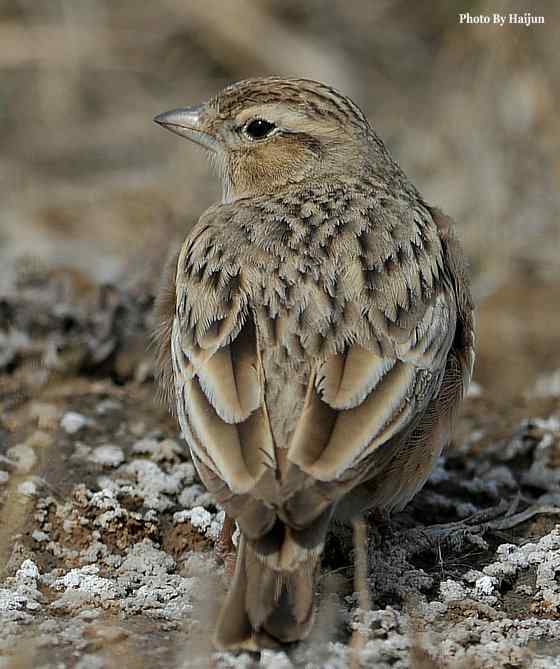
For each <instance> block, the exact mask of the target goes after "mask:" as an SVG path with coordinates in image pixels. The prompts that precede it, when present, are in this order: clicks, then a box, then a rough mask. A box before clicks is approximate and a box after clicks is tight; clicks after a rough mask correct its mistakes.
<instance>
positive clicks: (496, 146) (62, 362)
mask: <svg viewBox="0 0 560 669" xmlns="http://www.w3.org/2000/svg"><path fill="white" fill-rule="evenodd" d="M538 4H539V6H538V9H536V8H535V9H532V11H533V13H535V14H536V13H539V14H543V15H544V16H545V20H546V24H545V25H544V26H532V27H529V28H526V27H524V26H513V25H509V26H507V25H506V26H505V27H503V28H498V27H494V26H465V25H459V24H458V21H457V13H458V12H459V11H465V10H467V9H468V10H469V11H471V13H473V14H474V13H479V12H484V11H500V12H501V13H508V12H509V11H518V10H520V9H521V10H522V11H525V8H520V7H518V6H517V5H515V4H514V3H512V2H507V1H502V2H499V3H496V6H493V7H491V8H490V9H488V8H486V6H485V5H483V3H477V2H470V3H462V4H461V5H459V3H456V2H454V1H452V2H448V1H446V0H437V1H433V2H430V3H411V2H404V0H400V1H399V0H382V1H380V2H370V1H367V0H345V1H344V2H343V1H342V0H332V1H331V2H328V3H325V2H322V1H321V0H306V2H297V1H296V0H282V1H280V0H235V1H232V2H222V1H221V0H204V2H202V1H201V0H200V1H199V0H181V1H179V0H162V2H159V3H139V2H133V1H132V0H120V1H119V2H110V1H109V0H98V1H96V2H90V1H87V0H58V1H57V2H52V1H51V0H35V1H34V2H31V1H30V0H17V1H14V0H11V1H9V0H4V1H2V0H0V76H1V81H2V86H1V87H0V121H1V123H0V128H1V130H0V133H1V137H2V140H1V144H2V151H1V154H0V194H1V199H0V201H1V202H2V210H1V213H0V579H1V580H0V667H1V668H2V669H3V668H4V667H32V666H33V667H35V666H37V667H39V666H40V667H44V668H45V669H46V668H47V667H49V668H50V667H56V666H62V667H66V666H68V667H79V669H95V668H97V667H105V666H106V667H112V666H117V665H118V664H120V665H122V664H123V663H124V664H125V666H140V667H142V666H146V667H152V666H158V667H159V666H161V667H181V666H184V667H188V666H198V665H197V664H196V663H197V662H199V659H200V658H201V659H200V661H202V662H205V665H201V666H208V660H207V659H205V658H207V656H208V640H207V634H206V633H205V632H206V630H207V628H208V626H209V625H211V620H212V617H213V615H214V604H213V603H212V602H213V601H214V600H215V597H212V596H209V595H208V593H216V592H219V591H220V590H221V589H222V588H223V583H222V581H221V577H220V573H219V570H217V567H216V565H215V564H214V563H213V561H212V558H211V556H210V554H208V553H207V552H205V551H207V550H208V549H209V548H210V547H211V545H212V536H213V535H212V532H213V531H214V530H213V527H214V525H215V523H216V513H215V509H213V507H212V506H211V505H210V504H209V501H208V499H207V498H205V497H204V495H203V491H202V490H201V489H200V488H198V487H197V486H196V482H195V483H193V477H192V472H191V471H190V469H189V468H190V467H191V465H190V463H189V462H188V458H187V456H186V454H185V453H184V451H183V450H182V448H181V446H180V440H179V438H178V434H177V431H176V427H175V424H174V422H173V421H172V420H170V419H169V418H168V417H167V416H166V414H165V412H164V411H163V410H161V409H160V408H158V406H157V405H156V404H155V403H154V401H153V395H154V388H153V381H152V376H151V372H152V363H151V356H150V354H149V352H147V351H146V345H147V337H148V333H149V331H150V328H151V327H152V324H151V308H152V302H153V295H154V291H155V289H156V286H157V283H158V278H159V275H160V273H161V267H162V266H163V264H164V259H165V255H166V253H167V250H168V248H169V246H170V243H171V242H172V241H173V240H180V239H181V238H182V237H183V236H184V235H185V232H186V230H188V228H189V227H190V226H191V225H192V224H193V222H194V221H195V220H196V218H197V217H198V216H199V214H200V213H201V212H202V211H203V210H204V209H205V208H206V207H207V206H208V205H209V204H210V203H211V202H213V201H214V200H215V199H216V198H217V197H218V187H217V183H216V181H215V179H213V178H211V177H210V174H209V168H208V165H207V163H206V161H205V159H204V158H203V156H202V155H201V154H199V153H197V151H196V150H195V149H194V148H193V147H189V146H187V145H186V144H185V143H184V142H181V141H179V140H178V139H177V138H174V137H172V136H171V135H169V134H166V133H163V132H161V131H160V130H159V129H158V128H156V127H155V126H153V124H152V123H151V118H152V117H153V116H154V115H155V114H156V113H159V112H161V111H164V110H166V109H170V108H173V107H176V106H181V105H184V104H187V103H192V102H197V101H201V100H204V99H205V98H207V97H208V96H210V95H212V94H213V93H214V92H215V91H216V90H217V89H219V88H220V87H221V86H222V85H224V84H225V83H227V82H231V81H233V80H236V79H240V78H243V77H245V76H253V75H259V74H280V75H282V74H285V75H299V76H307V77H312V78H317V79H321V80H324V81H327V82H329V83H332V84H334V85H336V86H338V87H339V88H341V89H342V90H344V91H345V92H347V93H348V94H350V95H351V96H353V97H354V98H355V99H356V100H357V101H358V102H359V103H360V105H361V106H362V107H363V108H364V110H365V111H366V112H367V114H368V116H369V117H370V118H371V119H372V120H373V122H374V124H375V126H376V128H377V130H378V132H379V134H380V135H381V136H382V137H383V138H384V139H385V140H386V141H387V143H388V144H389V146H390V147H391V149H392V151H393V152H394V153H395V154H396V156H397V158H398V160H399V162H400V163H401V164H402V165H403V167H404V168H405V170H406V171H407V173H408V174H409V175H410V176H411V177H412V178H413V179H414V181H415V182H416V183H417V185H418V186H419V188H420V189H421V191H422V192H423V193H424V194H425V195H426V197H427V198H428V199H429V200H430V201H432V202H434V203H437V204H438V205H439V206H441V207H442V208H444V209H445V210H446V211H447V212H448V213H449V214H451V215H452V216H453V217H454V218H455V219H456V220H457V221H458V225H459V230H460V234H461V237H462V239H463V241H464V244H465V246H466V248H467V251H468V253H469V256H470V258H471V261H472V273H473V279H474V285H475V292H476V297H477V302H478V305H479V314H478V321H479V342H480V343H479V352H478V364H477V369H476V376H475V378H476V380H477V382H478V383H479V384H480V386H481V387H482V394H481V395H480V396H479V397H473V398H471V399H470V400H469V402H468V403H467V406H466V409H465V412H464V415H463V417H462V418H461V421H460V425H459V429H458V434H457V437H456V439H455V444H454V448H452V449H451V451H450V453H449V457H448V458H447V460H446V462H445V463H443V462H442V463H441V466H440V467H439V469H438V470H437V472H436V474H435V476H434V477H433V478H432V481H431V482H430V484H429V486H428V488H427V489H426V491H425V492H423V493H422V495H421V496H420V497H419V498H418V499H417V500H416V501H415V502H414V503H413V504H412V505H411V507H410V508H409V509H408V510H407V512H406V513H405V514H403V515H402V516H401V517H399V518H396V519H393V521H392V524H391V525H387V524H386V522H385V521H383V522H378V520H376V521H372V522H371V523H370V525H371V528H370V529H371V532H370V537H371V545H370V569H369V574H370V576H369V578H370V586H371V592H370V597H371V610H370V611H368V612H365V613H364V612H362V613H361V614H360V615H359V616H358V615H357V616H356V618H355V622H354V629H355V630H356V629H357V630H358V633H359V635H360V644H361V650H360V654H359V655H358V654H356V653H354V655H352V654H351V649H349V646H348V642H349V638H350V634H351V632H352V617H351V613H350V611H351V609H352V604H353V603H354V604H355V600H353V599H352V575H351V571H349V564H348V560H347V558H346V556H347V554H348V541H349V540H350V538H351V537H349V536H348V534H349V531H347V530H345V529H344V528H340V531H339V532H337V533H336V536H335V537H333V539H332V542H331V545H330V547H329V550H328V552H327V556H326V563H325V571H326V574H327V575H326V576H325V579H324V584H323V597H322V607H321V611H320V613H319V617H320V620H321V624H320V625H319V626H318V631H317V633H316V636H315V638H314V639H312V641H311V643H310V645H309V647H308V648H307V649H305V648H304V649H302V650H300V651H297V652H299V653H300V654H299V655H298V654H297V652H296V654H295V655H293V657H292V658H291V659H288V657H287V656H277V657H272V656H267V658H265V659H263V660H262V664H263V666H274V667H275V668H276V669H280V667H282V668H287V667H290V666H299V665H300V664H301V665H302V666H303V665H304V664H305V663H306V662H308V663H311V664H309V666H317V667H320V666H332V667H343V666H346V665H347V664H349V663H350V662H353V663H354V665H353V666H359V662H363V663H364V664H363V666H382V667H384V666H397V667H406V666H416V667H432V666H437V667H447V666H452V667H453V666H465V667H466V666H480V667H501V666H506V665H507V666H515V667H526V666H531V667H534V669H537V668H540V667H542V668H544V667H558V666H560V665H558V664H557V660H556V659H555V657H556V655H557V654H558V652H559V645H558V644H559V641H558V639H559V638H560V628H559V627H558V625H560V622H559V620H560V589H559V588H558V579H559V578H560V577H559V574H560V540H559V539H558V534H557V533H555V532H556V531H555V530H554V525H555V521H556V518H555V514H556V511H557V508H558V502H559V501H560V475H559V474H558V469H557V467H558V463H559V462H560V420H559V418H558V417H559V416H560V399H559V397H560V371H559V370H560V349H559V348H558V345H557V339H558V334H557V333H558V331H559V330H560V312H559V310H558V304H559V303H560V257H559V254H558V249H559V248H560V246H559V245H560V225H559V220H560V196H559V193H558V183H559V179H560V158H559V156H560V153H559V152H558V148H559V141H558V138H559V137H560V120H559V116H558V109H557V91H558V90H559V89H560V59H559V58H558V55H557V51H558V44H557V42H558V38H557V29H556V28H557V26H558V24H559V21H560V5H559V4H558V3H557V2H554V1H553V0H551V1H550V2H540V3H538ZM467 5H468V7H467ZM69 412H76V413H77V414H79V416H82V419H80V418H77V419H76V418H74V421H77V422H74V424H72V418H68V414H69ZM65 417H66V418H65ZM80 420H85V421H86V422H85V423H82V424H80V425H79V427H78V428H77V429H76V430H75V431H72V430H73V427H75V426H76V425H78V424H79V423H80ZM107 447H109V448H107ZM111 447H112V448H111ZM14 449H15V450H14ZM100 449H101V450H100ZM191 469H192V467H191ZM100 490H110V491H112V495H113V497H111V496H110V495H109V496H107V495H105V496H103V494H101V493H100ZM96 495H97V496H96ZM196 506H201V507H204V508H205V509H207V510H208V513H209V516H208V517H207V518H206V521H207V525H205V524H204V522H205V519H204V518H202V520H201V516H200V514H199V515H198V516H197V514H196V513H195V514H194V516H193V514H192V512H191V511H189V509H192V508H193V507H196ZM185 509H186V510H187V513H186V514H185V513H184V510H185ZM181 513H183V515H181ZM177 514H179V515H177ZM189 514H190V515H189ZM504 514H505V515H504ZM508 519H509V520H508ZM203 521H204V522H203ZM197 523H198V524H197ZM212 523H214V525H212ZM376 528H377V530H376ZM414 528H416V529H414ZM415 532H416V533H415ZM374 538H375V540H374ZM397 539H398V541H397ZM528 542H529V543H528ZM531 542H532V544H534V546H533V545H532V544H531ZM503 544H510V545H515V548H500V546H501V545H503ZM527 546H529V548H527ZM508 551H509V552H508ZM201 556H202V557H201ZM25 560H31V561H32V563H33V564H34V565H35V567H36V568H37V569H38V571H39V575H37V574H35V572H33V569H32V568H31V567H30V566H29V563H25ZM22 564H23V565H27V566H26V567H23V568H22ZM91 565H94V567H96V568H97V569H98V571H94V572H88V571H87V570H88V569H89V568H90V566H91ZM142 565H148V566H149V568H145V567H143V566H142ZM150 565H151V566H150ZM73 569H77V570H79V571H78V572H72V571H71V570H73ZM84 569H85V571H84ZM18 570H19V571H18ZM80 570H81V571H80ZM547 570H548V571H547ZM69 574H70V576H69ZM72 574H74V575H72ZM65 578H66V579H67V580H66V581H64V579H65ZM72 578H75V579H77V580H75V581H72ZM68 579H70V580H68ZM481 579H482V580H481ZM485 579H486V580H485ZM488 579H489V580H488ZM492 579H493V580H492ZM72 583H74V584H77V585H72ZM88 587H89V588H90V589H89V590H88ZM6 593H8V594H6ZM139 593H140V594H139ZM219 596H220V595H218V598H219ZM345 597H346V600H345ZM534 621H540V622H538V623H537V622H534ZM532 625H533V627H532ZM535 630H537V631H538V630H540V631H538V634H537V631H535ZM539 634H540V636H539ZM354 636H355V638H356V634H355V635H354ZM554 637H556V640H555V639H554ZM23 640H25V643H23ZM331 641H332V644H331V645H330V646H329V643H328V642H331ZM492 644H494V646H493V645H492ZM306 653H307V655H306ZM321 653H323V654H321ZM329 653H330V655H329ZM197 658H199V659H197ZM189 662H191V664H189ZM214 662H215V663H217V664H216V666H224V667H227V666H233V665H232V664H229V663H231V662H233V660H232V659H231V658H227V657H226V658H221V659H220V658H217V659H215V660H214ZM243 662H244V663H245V664H243ZM251 662H253V660H252V659H251V658H245V659H242V660H238V663H241V665H240V666H250V663H251ZM555 662H556V664H555ZM220 663H221V664H220ZM313 663H315V664H313ZM465 663H466V664H465Z"/></svg>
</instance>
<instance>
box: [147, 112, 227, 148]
mask: <svg viewBox="0 0 560 669" xmlns="http://www.w3.org/2000/svg"><path fill="white" fill-rule="evenodd" d="M204 112H205V108H204V105H202V106H199V107H185V108H184V109H173V110H172V111H168V112H163V114H158V116H156V117H155V118H154V121H155V123H158V124H159V125H161V126H162V127H163V128H166V129H167V130H170V131H171V132H174V133H175V134H176V135H180V136H181V137H186V138H187V139H190V140H191V141H192V142H196V143H197V144H200V145H201V146H204V147H205V148H207V149H210V150H214V148H215V144H216V140H215V138H214V137H213V136H212V135H210V134H209V133H208V132H205V131H204V130H203V122H202V121H203V116H204Z"/></svg>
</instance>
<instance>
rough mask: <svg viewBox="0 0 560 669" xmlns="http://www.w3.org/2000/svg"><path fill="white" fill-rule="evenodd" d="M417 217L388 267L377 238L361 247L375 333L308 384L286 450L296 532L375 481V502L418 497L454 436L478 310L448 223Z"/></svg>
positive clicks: (367, 309)
mask: <svg viewBox="0 0 560 669" xmlns="http://www.w3.org/2000/svg"><path fill="white" fill-rule="evenodd" d="M416 217H417V223H418V228H417V229H418V230H419V231H420V234H419V235H418V237H417V239H414V240H413V238H412V237H410V238H409V240H408V241H404V242H403V243H402V244H398V245H397V244H394V245H393V248H392V250H391V245H390V244H389V245H388V247H387V250H386V251H384V252H383V255H384V256H385V259H384V260H383V258H381V259H379V258H376V253H378V251H376V250H375V249H379V247H380V246H381V245H380V244H379V243H376V241H377V240H376V239H375V235H376V234H378V233H377V232H376V231H374V233H373V234H374V237H373V238H372V239H371V240H370V241H369V243H366V244H364V249H365V250H364V252H363V255H362V257H361V263H362V265H363V266H364V267H365V271H364V276H365V280H366V282H367V275H368V272H370V273H373V280H372V281H369V283H368V285H367V286H366V290H365V291H364V292H363V294H362V295H363V298H362V315H363V318H364V319H365V322H366V323H367V324H368V326H369V331H370V337H369V338H368V339H366V340H365V341H364V342H362V343H361V345H358V344H356V343H350V344H348V345H346V346H345V348H344V349H343V350H342V351H340V352H339V353H337V354H335V355H332V356H330V357H328V358H327V359H326V360H325V361H324V362H323V363H321V364H320V365H319V366H318V367H317V369H316V371H315V375H314V376H313V378H312V379H311V381H310V383H309V386H308V390H307V397H306V403H305V408H304V410H303V412H302V415H301V418H300V420H299V422H298V425H297V429H296V431H295V434H294V437H293V441H292V443H291V446H290V449H289V453H288V459H289V461H290V462H291V463H292V465H293V467H292V470H291V472H290V474H291V476H292V478H293V480H294V482H297V483H295V486H294V487H298V488H299V490H298V491H297V492H296V493H295V494H294V495H293V497H292V498H291V499H290V501H289V502H288V503H287V505H286V511H285V515H286V519H287V520H289V521H290V522H291V523H293V524H295V525H305V524H308V523H309V522H311V520H312V519H313V518H314V517H317V516H318V514H319V513H321V512H322V511H323V510H324V509H325V508H327V507H328V506H329V505H331V504H332V503H333V502H335V501H337V500H338V499H340V498H341V497H343V496H344V495H346V494H347V493H348V492H349V491H351V490H352V489H353V488H355V486H357V485H358V484H360V483H362V482H363V481H367V480H368V479H374V480H375V481H376V486H377V491H376V492H378V493H379V494H377V495H376V494H374V493H372V491H371V490H368V491H367V492H368V494H369V496H370V500H371V501H372V503H375V504H376V505H383V503H384V502H387V505H388V506H396V505H399V504H401V502H402V501H403V500H407V499H410V497H411V496H412V495H413V494H414V492H416V490H417V489H418V487H420V486H421V485H422V483H423V481H425V479H426V476H427V475H428V474H429V471H431V468H432V467H433V462H434V459H435V457H437V455H438V454H439V453H440V452H441V448H442V447H443V446H444V445H445V442H446V440H447V438H448V435H449V429H450V422H451V417H452V414H453V410H454V409H455V407H456V406H457V404H458V402H459V401H460V399H461V398H462V396H463V394H464V392H465V391H466V388H467V385H468V383H469V380H470V376H471V373H472V365H473V361H474V327H473V320H472V303H471V299H470V294H469V292H468V281H467V279H466V276H465V273H466V269H465V262H464V259H463V255H462V252H461V249H460V247H459V245H458V243H457V241H456V240H455V237H454V236H453V233H452V229H451V225H450V220H449V219H448V218H447V217H445V216H443V214H441V212H439V211H437V210H429V209H428V208H427V207H426V208H423V209H422V210H421V211H420V212H416ZM410 229H411V230H413V229H414V228H413V226H412V227H411V228H410ZM393 236H395V235H393ZM397 248H398V249H400V253H399V252H397ZM368 249H369V250H368ZM372 249H373V250H372ZM428 250H429V253H428V252H427V251H428ZM368 254H369V255H368ZM387 259H389V263H388V262H387ZM380 260H383V263H382V264H381V263H380ZM412 295H414V299H412ZM395 467H397V468H400V469H401V471H399V472H396V473H395ZM411 468H412V469H414V471H411ZM301 472H303V473H304V474H305V475H306V476H307V480H306V481H304V482H303V483H302V481H301ZM382 498H383V499H382Z"/></svg>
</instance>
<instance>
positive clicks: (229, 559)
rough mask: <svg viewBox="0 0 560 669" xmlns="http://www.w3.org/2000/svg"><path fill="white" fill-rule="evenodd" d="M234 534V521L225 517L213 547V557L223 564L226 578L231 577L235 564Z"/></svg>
mask: <svg viewBox="0 0 560 669" xmlns="http://www.w3.org/2000/svg"><path fill="white" fill-rule="evenodd" d="M234 532H235V520H233V518H230V517H229V516H227V515H226V517H225V518H224V524H223V525H222V529H221V530H220V534H219V535H218V539H217V540H216V543H215V545H214V555H215V557H216V560H218V562H223V563H224V569H225V572H226V575H227V576H233V574H234V572H235V565H236V562H237V550H236V548H235V546H234V543H233V533H234Z"/></svg>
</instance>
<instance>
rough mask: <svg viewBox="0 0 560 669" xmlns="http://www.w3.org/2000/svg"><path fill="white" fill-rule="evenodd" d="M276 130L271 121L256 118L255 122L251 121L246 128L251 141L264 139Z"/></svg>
mask: <svg viewBox="0 0 560 669" xmlns="http://www.w3.org/2000/svg"><path fill="white" fill-rule="evenodd" d="M275 128H276V126H275V125H274V123H271V122H270V121H265V120H264V119H263V118H256V119H254V120H253V121H249V123H247V125H246V126H245V128H244V130H245V134H246V135H248V136H249V137H250V138H251V139H262V138H263V137H266V136H267V135H270V133H271V132H272V131H273V130H274V129H275Z"/></svg>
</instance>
